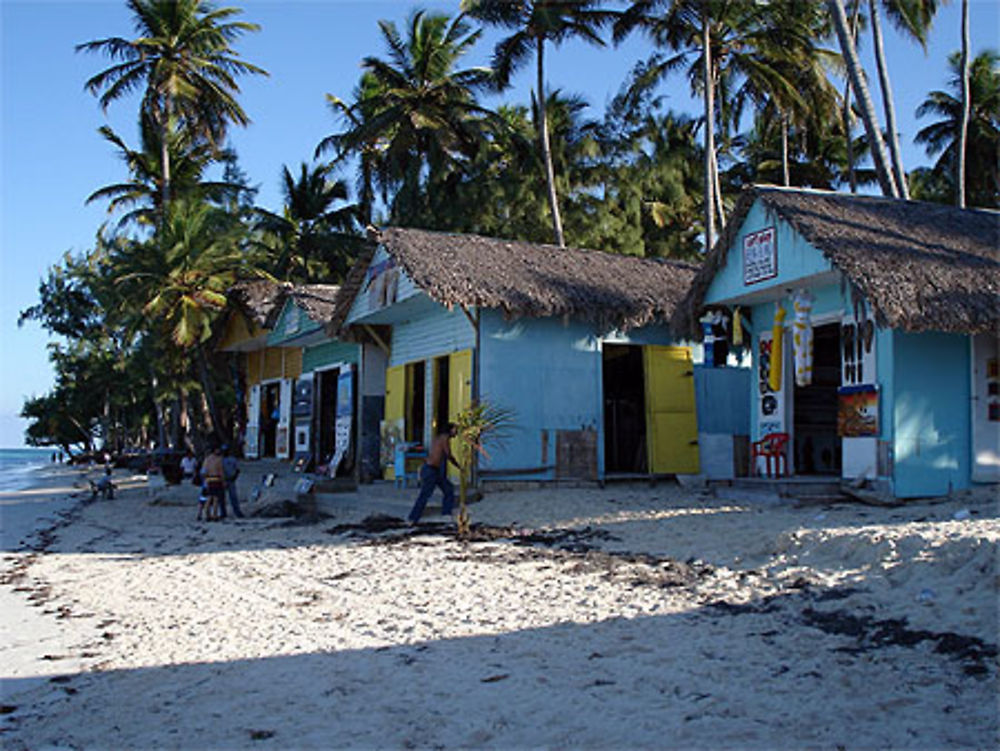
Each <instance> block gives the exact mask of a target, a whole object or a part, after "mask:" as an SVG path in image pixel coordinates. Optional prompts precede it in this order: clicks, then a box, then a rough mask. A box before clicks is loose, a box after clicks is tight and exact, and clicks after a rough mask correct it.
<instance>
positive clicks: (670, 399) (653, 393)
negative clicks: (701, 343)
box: [643, 346, 699, 474]
mask: <svg viewBox="0 0 1000 751" xmlns="http://www.w3.org/2000/svg"><path fill="white" fill-rule="evenodd" d="M643 363H644V366H645V371H646V373H645V375H646V445H647V455H648V458H649V471H650V472H652V473H655V474H695V473H697V472H698V470H699V461H698V420H697V415H696V413H695V404H694V367H693V365H692V363H691V348H690V347H660V346H649V347H644V348H643Z"/></svg>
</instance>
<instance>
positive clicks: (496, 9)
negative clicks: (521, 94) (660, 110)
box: [462, 0, 614, 247]
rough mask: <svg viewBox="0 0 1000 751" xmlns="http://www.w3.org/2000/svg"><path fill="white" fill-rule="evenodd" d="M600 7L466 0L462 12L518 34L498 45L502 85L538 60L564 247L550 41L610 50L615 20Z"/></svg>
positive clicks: (548, 177)
mask: <svg viewBox="0 0 1000 751" xmlns="http://www.w3.org/2000/svg"><path fill="white" fill-rule="evenodd" d="M599 5H600V2H599V0H462V10H463V11H465V12H466V13H468V14H469V15H471V16H472V17H474V18H478V19H479V20H481V21H483V22H484V23H486V24H489V25H491V26H499V27H501V28H504V29H509V30H512V31H513V32H514V33H513V34H511V36H509V37H507V38H506V39H504V40H502V41H500V42H499V43H498V44H497V46H496V48H495V50H494V54H493V67H494V68H495V69H496V71H497V78H498V80H499V81H500V83H501V85H503V86H506V85H507V84H509V82H510V77H511V75H512V74H513V73H514V72H515V71H516V70H518V69H519V68H520V67H521V66H522V65H524V64H525V63H526V62H527V61H528V60H529V59H530V58H531V56H532V55H534V57H535V76H536V92H535V96H536V98H537V101H538V102H539V103H540V108H539V120H540V124H539V128H538V137H539V144H540V146H541V152H542V163H543V166H544V168H545V182H546V186H547V188H548V194H549V208H550V211H551V212H552V231H553V233H554V235H555V242H556V244H557V245H559V246H560V247H563V246H565V244H566V243H565V238H564V235H563V227H562V217H561V216H560V213H559V197H558V194H557V192H556V179H555V169H554V167H553V164H552V150H551V144H550V133H549V124H548V115H547V112H546V109H545V106H544V105H545V101H546V94H545V43H546V42H551V43H552V44H555V45H557V46H558V45H559V44H561V43H562V42H564V41H566V40H567V39H571V38H579V39H582V40H584V41H585V42H588V43H590V44H593V45H596V46H604V40H603V39H602V38H601V36H600V31H601V29H602V28H603V26H604V25H605V24H607V23H609V22H610V21H611V20H612V19H613V17H614V16H613V14H612V13H611V12H609V11H606V10H602V9H601V8H600V7H599Z"/></svg>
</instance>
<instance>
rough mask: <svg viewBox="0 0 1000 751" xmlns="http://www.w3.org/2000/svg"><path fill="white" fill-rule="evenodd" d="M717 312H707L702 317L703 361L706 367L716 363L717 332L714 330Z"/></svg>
mask: <svg viewBox="0 0 1000 751" xmlns="http://www.w3.org/2000/svg"><path fill="white" fill-rule="evenodd" d="M715 315H716V314H715V313H706V314H705V315H703V316H702V317H701V318H700V319H698V320H699V321H700V322H701V331H702V352H703V356H702V362H703V363H704V365H705V367H706V368H711V367H713V366H714V365H715V332H714V331H713V330H712V328H713V326H714V324H715Z"/></svg>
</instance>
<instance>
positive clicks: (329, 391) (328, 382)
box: [316, 368, 340, 464]
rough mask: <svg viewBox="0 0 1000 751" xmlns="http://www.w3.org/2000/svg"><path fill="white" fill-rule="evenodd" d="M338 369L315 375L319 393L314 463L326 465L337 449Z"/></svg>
mask: <svg viewBox="0 0 1000 751" xmlns="http://www.w3.org/2000/svg"><path fill="white" fill-rule="evenodd" d="M339 377H340V369H339V368H333V369H331V370H324V371H321V372H320V373H318V374H317V380H318V382H319V393H318V400H317V403H318V405H319V407H318V409H317V423H318V425H317V431H316V451H317V456H316V462H317V463H318V464H326V463H327V462H329V461H330V459H332V458H333V452H334V451H335V450H336V448H337V434H336V427H337V379H338V378H339Z"/></svg>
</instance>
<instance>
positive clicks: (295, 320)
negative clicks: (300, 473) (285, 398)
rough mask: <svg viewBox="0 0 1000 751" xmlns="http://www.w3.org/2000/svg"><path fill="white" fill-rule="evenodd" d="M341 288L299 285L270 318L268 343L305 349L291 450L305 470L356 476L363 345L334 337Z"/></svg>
mask: <svg viewBox="0 0 1000 751" xmlns="http://www.w3.org/2000/svg"><path fill="white" fill-rule="evenodd" d="M339 292H340V287H339V286H337V285H329V284H309V285H299V286H295V287H292V288H290V289H287V290H286V292H285V295H284V298H283V299H284V302H283V304H282V305H281V306H280V307H275V308H274V310H273V312H272V314H271V316H270V317H269V318H268V322H267V328H268V329H269V333H268V334H267V346H268V348H270V349H275V350H282V351H289V350H299V351H300V352H301V359H300V361H301V370H300V373H299V375H298V377H297V378H296V380H295V381H294V383H292V384H291V389H290V405H289V410H288V412H289V414H290V417H289V420H290V435H291V455H290V458H292V459H293V460H294V461H295V464H296V467H297V468H299V469H301V470H304V471H313V470H320V469H321V470H322V473H323V474H325V475H327V476H330V477H336V476H353V475H354V470H355V463H354V457H355V452H354V451H353V445H354V440H353V435H354V416H355V412H356V409H357V400H356V396H355V395H356V393H357V366H358V362H359V360H360V355H359V350H360V348H359V346H358V345H357V344H355V343H352V342H341V341H338V340H336V339H331V338H330V337H329V336H328V335H327V334H326V325H327V324H328V323H329V321H330V320H331V319H332V318H333V317H334V313H335V310H336V306H337V298H338V294H339Z"/></svg>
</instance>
